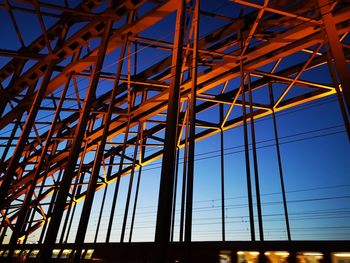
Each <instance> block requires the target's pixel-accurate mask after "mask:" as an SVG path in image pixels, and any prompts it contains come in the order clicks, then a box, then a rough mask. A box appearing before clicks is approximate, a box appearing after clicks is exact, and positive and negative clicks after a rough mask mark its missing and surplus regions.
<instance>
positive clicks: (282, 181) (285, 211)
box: [269, 83, 292, 241]
mask: <svg viewBox="0 0 350 263" xmlns="http://www.w3.org/2000/svg"><path fill="white" fill-rule="evenodd" d="M269 93H270V105H271V110H272V113H271V114H272V121H273V130H274V134H275V143H276V152H277V160H278V170H279V174H280V182H281V189H282V198H283V209H284V217H285V219H286V228H287V236H288V241H290V240H291V239H292V238H291V233H290V226H289V217H288V209H287V198H286V190H285V187H284V179H283V169H282V158H281V151H280V143H279V138H278V130H277V121H276V114H275V109H274V107H273V106H274V104H275V99H274V96H273V90H272V84H271V83H269Z"/></svg>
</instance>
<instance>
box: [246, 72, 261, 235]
mask: <svg viewBox="0 0 350 263" xmlns="http://www.w3.org/2000/svg"><path fill="white" fill-rule="evenodd" d="M247 78H248V95H249V115H250V128H251V136H252V148H253V162H254V178H255V192H256V205H257V208H258V224H259V237H260V241H264V229H263V222H262V212H261V201H260V183H259V167H258V155H257V151H256V140H255V126H254V113H253V95H252V89H251V85H250V84H251V83H250V73H249V72H248V73H247Z"/></svg>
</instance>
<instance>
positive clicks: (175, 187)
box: [170, 147, 180, 242]
mask: <svg viewBox="0 0 350 263" xmlns="http://www.w3.org/2000/svg"><path fill="white" fill-rule="evenodd" d="M179 161H180V149H179V147H177V149H176V164H175V179H174V193H173V211H172V215H171V233H170V241H171V242H173V241H174V228H175V211H176V195H177V179H178V177H179Z"/></svg>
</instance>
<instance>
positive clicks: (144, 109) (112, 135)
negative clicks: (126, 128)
mask: <svg viewBox="0 0 350 263" xmlns="http://www.w3.org/2000/svg"><path fill="white" fill-rule="evenodd" d="M307 45H309V44H307ZM158 98H159V97H158ZM158 98H157V99H158ZM140 111H145V109H142V110H140ZM112 136H113V135H112ZM94 137H95V138H96V137H97V136H95V135H94Z"/></svg>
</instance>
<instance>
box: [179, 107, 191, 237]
mask: <svg viewBox="0 0 350 263" xmlns="http://www.w3.org/2000/svg"><path fill="white" fill-rule="evenodd" d="M188 113H189V111H187V109H186V112H185V120H186V122H185V123H184V127H186V132H185V145H184V159H183V169H182V173H183V176H182V193H181V211H180V235H179V240H180V242H182V241H184V228H185V217H186V216H185V210H186V194H187V191H186V189H187V173H188V169H187V168H188V159H187V158H188V134H189V128H188V126H189V120H188V118H189V117H188ZM183 129H185V128H183ZM180 136H181V135H180Z"/></svg>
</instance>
